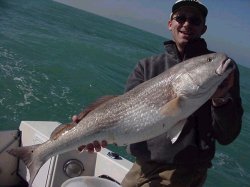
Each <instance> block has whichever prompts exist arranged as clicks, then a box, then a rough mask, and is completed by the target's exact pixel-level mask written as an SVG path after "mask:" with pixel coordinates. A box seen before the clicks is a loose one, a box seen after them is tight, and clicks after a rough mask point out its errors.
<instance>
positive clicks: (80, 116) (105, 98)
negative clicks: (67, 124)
mask: <svg viewBox="0 0 250 187" xmlns="http://www.w3.org/2000/svg"><path fill="white" fill-rule="evenodd" d="M115 97H117V96H115V95H107V96H103V97H100V98H99V99H97V100H96V101H95V102H93V103H91V104H90V105H89V106H88V107H86V108H85V109H84V110H83V111H82V112H81V113H80V114H78V116H77V118H78V119H79V121H81V119H83V118H84V117H85V116H87V114H88V113H89V112H91V111H92V110H94V109H95V108H97V107H98V106H100V105H101V104H103V103H105V102H107V101H109V100H110V99H113V98H115Z"/></svg>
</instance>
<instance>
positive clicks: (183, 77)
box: [8, 53, 234, 186]
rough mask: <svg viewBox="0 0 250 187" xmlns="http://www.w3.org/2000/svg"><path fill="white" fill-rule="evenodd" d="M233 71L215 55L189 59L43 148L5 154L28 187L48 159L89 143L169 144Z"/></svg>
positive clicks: (55, 135) (106, 105)
mask: <svg viewBox="0 0 250 187" xmlns="http://www.w3.org/2000/svg"><path fill="white" fill-rule="evenodd" d="M233 69H234V63H233V61H232V60H231V59H229V58H228V57H227V56H226V55H225V54H221V53H213V54H208V55H203V56H199V57H195V58H192V59H189V60H187V61H184V62H182V63H179V64H177V65H175V66H174V67H172V68H170V69H169V70H167V71H165V72H163V73H162V74H160V75H158V76H157V77H155V78H153V79H151V80H149V81H146V82H144V83H142V84H140V85H139V86H137V87H135V88H134V89H132V90H131V91H129V92H127V93H125V94H123V95H120V96H117V97H112V98H110V99H108V100H107V101H102V102H99V105H98V106H96V107H95V108H92V109H87V110H86V111H87V112H85V114H84V115H85V116H84V117H82V119H81V121H80V122H79V123H78V124H77V125H75V126H72V127H70V128H68V127H69V126H66V128H65V129H56V130H55V132H53V133H52V137H51V139H50V140H48V141H46V142H45V143H42V144H38V145H33V146H27V147H19V148H16V149H12V150H9V151H8V152H9V153H10V154H12V155H14V156H16V157H19V158H20V159H21V160H23V161H24V163H25V164H26V166H27V167H28V169H29V172H30V181H29V186H31V184H32V182H33V180H34V178H35V176H36V175H37V172H38V171H39V169H40V168H41V166H42V165H43V164H44V163H45V162H46V161H47V160H48V159H49V158H50V157H52V156H54V155H57V154H60V153H63V152H67V151H70V150H73V149H76V148H77V147H79V146H81V145H86V144H88V143H91V142H93V141H94V140H98V141H100V142H101V141H102V140H106V141H107V142H108V143H110V144H111V143H116V144H118V145H126V144H131V143H136V142H141V141H144V140H148V139H151V138H153V137H156V136H158V135H160V134H162V133H165V132H167V133H168V136H169V138H170V139H171V140H172V143H174V142H175V141H176V139H177V138H178V136H179V134H180V132H181V130H182V128H183V126H184V124H185V119H186V118H187V117H188V116H190V115H191V114H192V113H193V112H195V111H196V110H197V109H198V108H199V107H201V106H202V105H203V104H204V103H205V102H206V101H207V100H209V99H210V98H211V96H212V95H213V94H214V93H215V91H216V89H217V88H218V86H219V85H220V84H221V83H222V81H223V80H224V79H225V78H226V77H227V76H228V75H229V73H230V72H231V71H232V70H233Z"/></svg>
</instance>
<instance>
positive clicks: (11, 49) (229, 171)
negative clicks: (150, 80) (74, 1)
mask: <svg viewBox="0 0 250 187" xmlns="http://www.w3.org/2000/svg"><path fill="white" fill-rule="evenodd" d="M0 23H1V27H0V130H10V129H17V128H18V126H19V124H20V122H21V121H22V120H35V121H40V120H42V121H43V120H45V121H59V122H62V123H65V122H69V121H71V116H72V115H73V114H77V113H79V112H80V111H81V110H82V109H83V108H84V107H86V106H87V105H88V104H90V103H91V102H93V101H94V100H96V99H97V98H99V97H101V96H103V95H117V94H121V93H123V90H124V85H125V83H126V79H127V77H128V75H129V73H130V72H131V71H132V69H133V67H134V66H135V64H136V63H137V61H138V60H139V59H141V58H143V57H146V56H150V55H153V54H157V53H160V52H162V51H163V47H162V42H163V41H164V40H165V39H164V38H162V37H160V36H156V35H153V34H151V33H147V32H144V31H141V30H138V29H135V28H132V27H129V26H126V25H123V24H120V23H117V22H114V21H111V20H108V19H106V18H103V17H100V16H96V15H94V14H90V13H87V12H84V11H81V10H77V9H74V8H71V7H68V6H65V5H62V4H59V3H56V2H53V1H50V0H43V1H39V0H32V1H30V0H11V1H8V0H1V1H0ZM239 69H240V73H241V80H240V81H241V96H242V101H243V106H244V110H245V113H244V118H243V126H242V131H241V134H240V136H239V137H238V138H237V140H236V141H234V142H233V143H232V144H230V145H228V146H220V145H218V146H217V147H218V149H217V152H216V155H215V158H214V160H213V165H214V166H213V168H211V169H210V171H209V175H208V179H207V182H206V187H224V186H227V187H247V186H250V158H249V155H250V145H249V141H250V138H249V137H250V99H249V96H250V89H249V88H250V83H249V75H250V69H249V68H246V67H243V66H240V65H239ZM0 139H1V137H0ZM110 149H112V150H114V151H117V152H119V153H120V154H122V156H124V157H126V158H128V159H131V160H132V157H130V156H129V155H126V153H125V150H124V149H122V148H116V147H115V146H110Z"/></svg>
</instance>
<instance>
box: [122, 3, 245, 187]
mask: <svg viewBox="0 0 250 187" xmlns="http://www.w3.org/2000/svg"><path fill="white" fill-rule="evenodd" d="M207 13H208V10H207V8H206V7H205V6H204V5H203V4H201V3H200V2H199V1H192V0H180V1H177V2H176V3H175V4H174V5H173V7H172V13H171V16H170V20H169V22H168V28H169V30H170V31H171V33H172V37H173V41H167V42H165V43H164V44H165V50H166V51H165V53H163V54H160V55H157V56H154V57H150V58H146V59H143V60H141V61H140V62H139V63H138V64H137V66H136V68H135V69H134V71H133V72H132V74H131V75H130V77H129V79H128V82H127V85H126V91H128V90H131V89H132V88H134V87H136V86H137V85H139V84H140V83H142V82H144V81H146V80H148V79H151V78H153V77H155V76H157V75H158V74H160V73H162V72H163V71H165V70H166V69H169V68H171V67H172V66H174V65H175V64H177V63H179V62H181V61H183V60H186V59H189V58H192V57H195V56H199V55H203V54H208V53H211V52H212V51H209V50H208V49H207V45H206V42H205V41H204V39H201V36H202V35H203V34H204V33H205V32H206V29H207V26H206V24H205V23H206V16H207ZM242 113H243V110H242V106H241V99H240V91H239V72H238V70H236V71H235V72H234V73H232V74H231V75H230V76H229V77H228V78H227V79H226V80H225V81H224V82H223V84H222V85H221V86H220V87H219V88H218V90H217V91H216V93H215V94H214V96H213V98H212V99H211V100H209V101H207V102H206V103H205V104H204V105H203V106H202V107H201V108H200V109H198V110H197V111H196V112H195V113H194V114H193V115H192V116H190V117H189V118H188V121H187V123H186V124H185V126H184V129H183V131H182V133H181V135H180V137H179V140H178V142H176V143H174V144H172V143H171V141H170V139H168V138H167V136H166V135H165V134H163V135H160V136H159V137H156V138H153V139H151V140H148V141H144V142H139V143H136V144H132V145H130V147H129V149H130V152H131V154H132V155H134V156H135V157H136V162H135V164H134V165H133V167H132V169H131V170H130V171H129V172H128V174H127V175H126V177H125V179H124V180H123V182H122V186H123V187H137V186H142V187H160V186H173V187H198V186H202V185H203V184H204V182H205V179H206V175H207V169H208V168H209V167H211V160H212V159H213V157H214V153H215V141H217V142H219V143H220V144H223V145H226V144H229V143H231V142H232V141H233V140H234V139H235V138H236V137H237V136H238V134H239V132H240V128H241V118H242Z"/></svg>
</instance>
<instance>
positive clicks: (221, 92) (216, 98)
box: [212, 71, 234, 106]
mask: <svg viewBox="0 0 250 187" xmlns="http://www.w3.org/2000/svg"><path fill="white" fill-rule="evenodd" d="M233 84H234V71H233V72H231V73H230V74H229V75H228V77H227V78H226V79H225V80H224V81H223V82H222V83H221V85H220V86H219V87H218V88H217V90H216V92H215V93H214V95H213V96H212V103H213V106H222V105H223V104H226V103H223V102H224V101H223V98H224V97H225V96H226V95H227V93H228V91H229V90H230V88H232V86H233ZM225 101H226V100H225Z"/></svg>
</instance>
